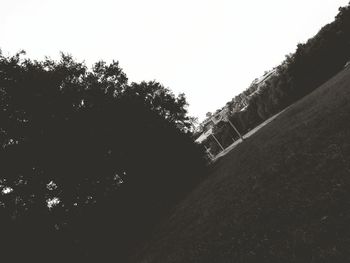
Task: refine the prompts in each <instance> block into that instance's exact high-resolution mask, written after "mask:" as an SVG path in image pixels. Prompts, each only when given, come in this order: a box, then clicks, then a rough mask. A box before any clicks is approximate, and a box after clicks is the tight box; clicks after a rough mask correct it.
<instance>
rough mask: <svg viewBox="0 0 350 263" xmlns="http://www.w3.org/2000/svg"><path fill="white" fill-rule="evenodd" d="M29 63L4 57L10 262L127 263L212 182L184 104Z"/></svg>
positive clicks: (2, 143)
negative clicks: (203, 181)
mask: <svg viewBox="0 0 350 263" xmlns="http://www.w3.org/2000/svg"><path fill="white" fill-rule="evenodd" d="M22 55H23V52H20V53H18V54H16V55H15V56H4V55H3V54H1V52H0V147H1V148H0V160H1V165H0V198H1V199H0V218H1V221H0V228H1V244H0V245H1V246H0V247H1V257H2V258H3V259H5V258H7V257H8V258H10V259H12V261H11V262H23V260H27V262H32V261H33V260H35V262H41V261H43V262H53V261H57V262H88V261H91V262H107V259H110V258H113V260H114V262H117V261H118V260H122V259H123V258H124V257H125V256H126V255H128V253H130V249H131V248H132V247H133V245H135V244H137V242H140V240H142V238H144V237H145V236H147V233H148V232H149V231H150V229H152V227H153V226H154V225H155V224H156V223H157V222H158V221H159V220H160V218H161V217H162V216H164V215H165V214H166V213H167V212H169V210H170V209H171V208H172V207H173V206H174V205H175V204H176V203H177V202H178V201H179V200H180V199H181V198H183V197H184V196H185V195H186V193H188V192H189V190H190V189H191V188H192V187H193V186H194V185H195V184H196V183H197V182H198V181H199V179H200V177H201V176H203V172H204V169H205V168H204V167H205V162H204V159H203V157H202V156H203V153H202V150H201V149H200V148H199V147H198V146H197V145H195V144H194V143H193V140H192V138H191V133H190V128H191V119H190V118H189V117H188V116H187V111H186V105H187V102H186V99H185V96H184V95H183V94H180V95H179V96H175V95H174V94H173V93H172V92H171V91H170V90H168V89H166V88H164V87H163V86H162V85H161V84H159V83H157V82H155V81H152V82H142V83H131V84H129V83H128V79H127V77H126V75H125V73H124V72H123V71H122V69H121V68H120V66H119V64H118V62H112V63H110V64H107V63H105V62H103V61H100V62H97V63H95V64H94V65H93V67H92V69H88V68H87V67H86V65H85V64H84V63H80V62H77V61H75V60H74V59H73V58H72V57H71V56H69V55H65V54H62V56H61V59H60V61H53V60H51V59H45V60H44V61H35V60H34V61H33V60H30V59H23V58H22V57H23V56H22ZM33 262H34V261H33ZM121 262H123V261H121Z"/></svg>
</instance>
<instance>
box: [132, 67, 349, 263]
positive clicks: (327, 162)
mask: <svg viewBox="0 0 350 263" xmlns="http://www.w3.org/2000/svg"><path fill="white" fill-rule="evenodd" d="M211 169H212V172H211V174H210V175H209V177H208V178H206V179H205V180H204V181H203V182H202V183H201V184H200V185H199V186H198V187H197V188H196V189H195V190H194V191H193V192H192V193H191V194H190V195H189V196H188V198H187V199H186V200H184V201H183V202H182V203H181V204H180V205H178V207H177V208H176V209H175V211H174V212H173V213H172V215H171V216H170V217H169V218H167V219H166V220H165V221H164V222H163V224H162V225H161V226H159V227H158V229H157V230H156V231H155V233H154V235H153V237H152V238H151V240H149V241H148V242H147V243H146V244H145V245H144V246H143V247H142V248H140V249H138V250H137V253H135V255H134V256H133V258H132V260H131V261H132V262H143V263H145V262H159V263H167V262H201V263H214V262H223V263H224V262H235V263H238V262H308V263H310V262H350V70H349V71H342V72H340V73H339V74H338V75H336V76H335V77H333V78H332V79H331V80H329V81H328V82H327V83H325V84H324V85H322V86H321V87H319V88H318V89H317V90H315V91H314V92H313V93H311V94H310V95H309V96H307V97H305V98H303V99H302V100H300V101H299V102H297V103H296V104H295V105H293V106H292V107H290V108H288V109H287V110H286V111H285V112H283V113H282V114H281V115H279V116H278V117H277V118H276V119H275V120H274V121H273V122H271V123H269V124H268V125H266V126H265V127H263V128H262V129H261V130H259V131H258V132H257V133H255V134H254V135H252V136H251V137H250V138H248V139H247V140H246V141H244V142H243V143H241V144H239V145H238V146H237V147H236V148H235V149H233V150H232V151H231V152H230V153H228V154H227V155H225V156H224V157H222V158H221V159H219V160H218V161H217V162H216V163H215V164H214V166H213V167H212V168H211Z"/></svg>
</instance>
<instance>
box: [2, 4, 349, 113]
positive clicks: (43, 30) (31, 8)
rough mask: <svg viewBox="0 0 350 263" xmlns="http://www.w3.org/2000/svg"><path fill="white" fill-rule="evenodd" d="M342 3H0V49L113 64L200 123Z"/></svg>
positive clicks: (313, 31)
mask: <svg viewBox="0 0 350 263" xmlns="http://www.w3.org/2000/svg"><path fill="white" fill-rule="evenodd" d="M348 2H349V0H264V1H262V0H249V1H248V0H245V1H243V0H239V1H238V0H110V1H109V0H98V1H90V0H56V1H54V0H0V10H1V13H0V48H1V49H2V51H3V53H5V54H11V55H12V54H14V53H15V52H16V51H18V50H20V49H24V50H26V51H27V55H28V56H29V57H31V58H38V59H41V58H43V57H44V56H50V57H52V58H58V54H59V51H63V52H67V53H70V54H72V55H73V56H74V57H75V58H77V59H79V60H85V61H86V63H87V65H88V66H91V64H92V63H93V62H96V61H98V60H100V59H102V60H105V61H107V62H110V61H111V60H112V59H114V60H118V61H119V62H120V65H121V67H122V68H123V69H124V71H125V73H126V74H127V76H128V78H129V80H130V81H136V82H138V81H141V80H154V79H155V80H157V81H159V82H161V83H162V84H163V85H164V86H166V87H169V88H170V89H171V90H173V91H174V92H175V93H176V94H178V93H179V92H184V93H185V94H186V97H187V100H188V102H189V103H190V107H189V112H190V114H191V115H193V116H196V117H199V118H200V120H202V119H203V118H204V116H205V113H206V112H208V111H215V110H216V109H218V108H221V107H222V106H224V105H225V104H226V102H227V101H229V100H231V98H233V97H234V96H235V95H237V94H238V93H240V92H241V91H243V90H244V89H246V88H248V86H249V84H250V83H251V82H252V81H253V80H254V78H256V77H260V76H261V75H262V74H263V73H264V71H266V70H270V69H271V68H273V67H274V66H277V65H278V64H279V63H280V62H282V61H283V60H284V58H285V55H286V54H288V53H291V52H294V50H295V47H296V45H297V43H300V42H305V41H306V40H307V39H308V38H310V37H312V36H313V35H315V34H316V33H317V32H318V30H319V29H320V28H321V27H322V26H323V25H325V24H327V23H329V22H331V21H333V19H334V16H335V15H336V14H337V13H338V8H339V7H340V6H345V5H347V4H348Z"/></svg>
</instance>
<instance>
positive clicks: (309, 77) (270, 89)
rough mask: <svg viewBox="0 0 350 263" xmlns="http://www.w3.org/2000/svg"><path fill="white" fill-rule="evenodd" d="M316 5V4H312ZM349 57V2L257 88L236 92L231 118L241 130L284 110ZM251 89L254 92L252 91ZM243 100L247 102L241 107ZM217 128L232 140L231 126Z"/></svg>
mask: <svg viewBox="0 0 350 263" xmlns="http://www.w3.org/2000/svg"><path fill="white" fill-rule="evenodd" d="M315 8H317V7H315ZM349 59H350V6H349V5H348V6H346V7H341V8H339V13H338V15H337V16H336V17H335V20H334V21H333V22H332V23H330V24H327V25H325V26H324V27H323V28H322V29H321V30H320V31H319V32H318V33H317V34H316V35H315V36H314V37H313V38H311V39H309V40H308V41H307V42H306V43H304V44H298V46H297V50H296V52H295V53H294V54H290V55H287V56H286V59H285V61H284V62H283V63H282V64H281V65H279V66H278V67H277V68H276V73H275V74H274V75H272V76H271V77H270V78H269V79H268V80H267V81H266V82H265V83H264V84H263V85H262V86H261V87H259V91H258V92H255V93H254V91H256V89H257V86H256V85H252V86H251V87H249V88H248V89H247V90H246V91H245V92H243V93H242V94H240V95H238V96H236V97H235V98H234V99H233V100H232V101H231V102H228V107H229V108H230V109H231V110H232V111H233V113H232V114H231V115H230V120H231V122H232V123H234V124H235V125H236V127H237V128H238V129H239V130H240V131H242V132H243V133H246V132H248V131H249V130H251V129H252V128H254V127H256V126H257V125H258V124H260V123H261V122H263V121H264V120H266V119H267V118H269V117H271V116H272V115H274V114H276V113H278V112H279V111H281V110H283V109H284V108H286V107H287V106H289V105H290V104H292V103H293V102H295V101H297V100H298V99H300V98H302V97H303V96H305V95H307V94H308V93H310V92H312V91H313V90H314V89H316V88H317V87H318V86H320V85H321V84H323V83H324V82H325V81H327V80H328V79H329V78H331V77H332V76H333V75H334V74H336V73H337V72H339V71H340V70H341V69H343V67H344V65H345V63H346V62H347V61H348V60H349ZM252 93H253V95H251V94H252ZM243 102H246V103H247V104H248V106H247V107H246V108H245V109H244V110H241V109H242V107H244V104H245V103H243ZM215 128H216V131H215V133H216V137H217V138H218V139H219V141H220V142H221V143H222V144H223V145H224V146H228V145H229V144H231V143H232V134H233V132H232V130H231V128H230V126H229V124H227V123H220V125H218V126H217V127H215ZM205 143H206V144H207V145H208V146H210V147H211V149H212V151H213V153H217V152H218V151H219V150H220V149H219V148H218V146H217V144H216V143H215V142H214V141H213V140H212V138H209V139H208V141H207V142H205Z"/></svg>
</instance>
